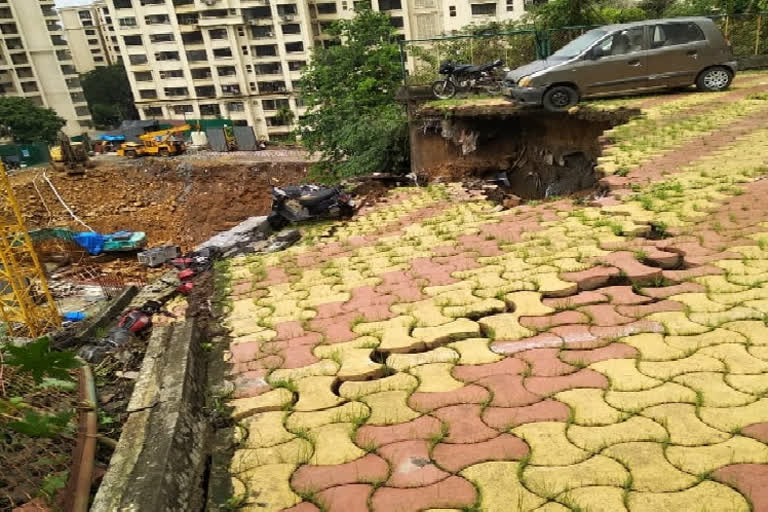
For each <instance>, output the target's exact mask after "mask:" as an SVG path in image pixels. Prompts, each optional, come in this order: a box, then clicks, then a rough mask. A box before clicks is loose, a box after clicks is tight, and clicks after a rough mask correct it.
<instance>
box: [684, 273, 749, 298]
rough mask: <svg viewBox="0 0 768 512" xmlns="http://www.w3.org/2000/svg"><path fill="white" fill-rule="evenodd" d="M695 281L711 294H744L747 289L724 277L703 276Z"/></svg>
mask: <svg viewBox="0 0 768 512" xmlns="http://www.w3.org/2000/svg"><path fill="white" fill-rule="evenodd" d="M693 281H694V282H696V283H699V284H701V285H703V286H705V287H706V288H707V291H708V292H709V293H711V294H714V293H736V292H743V291H744V290H745V289H746V287H744V286H740V285H738V284H733V283H732V282H730V281H728V279H726V278H725V277H724V276H701V277H696V278H694V279H693Z"/></svg>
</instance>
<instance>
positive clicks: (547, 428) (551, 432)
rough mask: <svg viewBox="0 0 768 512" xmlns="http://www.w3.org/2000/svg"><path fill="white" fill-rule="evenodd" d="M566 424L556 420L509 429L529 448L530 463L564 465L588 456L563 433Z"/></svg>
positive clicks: (588, 455)
mask: <svg viewBox="0 0 768 512" xmlns="http://www.w3.org/2000/svg"><path fill="white" fill-rule="evenodd" d="M566 427H567V425H566V424H565V423H562V422H557V421H542V422H536V423H528V424H525V425H521V426H519V427H516V428H514V429H512V430H511V432H512V433H513V434H514V435H516V436H517V437H519V438H521V439H523V440H524V441H525V442H526V443H528V446H530V448H531V453H530V460H529V462H530V463H531V464H534V465H536V466H565V465H568V464H576V463H577V462H581V461H583V460H586V459H587V458H589V457H590V455H591V454H590V453H589V452H587V451H584V450H582V449H581V448H578V447H577V446H574V445H573V444H572V443H571V442H570V441H569V440H568V437H566V435H565V430H566Z"/></svg>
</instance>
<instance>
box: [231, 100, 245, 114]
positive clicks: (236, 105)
mask: <svg viewBox="0 0 768 512" xmlns="http://www.w3.org/2000/svg"><path fill="white" fill-rule="evenodd" d="M227 110H229V111H230V112H245V103H243V102H242V101H233V102H231V103H227Z"/></svg>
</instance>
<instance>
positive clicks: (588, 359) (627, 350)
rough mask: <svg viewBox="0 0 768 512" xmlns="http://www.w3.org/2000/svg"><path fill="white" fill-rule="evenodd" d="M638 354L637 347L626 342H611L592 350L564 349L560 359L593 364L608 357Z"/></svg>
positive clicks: (634, 355)
mask: <svg viewBox="0 0 768 512" xmlns="http://www.w3.org/2000/svg"><path fill="white" fill-rule="evenodd" d="M637 355H638V352H637V349H636V348H635V347H631V346H629V345H625V344H624V343H611V344H610V345H606V346H604V347H600V348H594V349H591V350H563V351H562V352H561V353H560V359H562V360H563V361H568V362H572V363H583V364H592V363H597V362H598V361H605V360H607V359H626V358H632V357H637Z"/></svg>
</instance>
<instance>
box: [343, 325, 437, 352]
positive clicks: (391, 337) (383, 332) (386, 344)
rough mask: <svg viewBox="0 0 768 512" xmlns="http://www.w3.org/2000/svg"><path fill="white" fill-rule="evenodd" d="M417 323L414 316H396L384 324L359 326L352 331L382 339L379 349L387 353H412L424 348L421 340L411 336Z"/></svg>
mask: <svg viewBox="0 0 768 512" xmlns="http://www.w3.org/2000/svg"><path fill="white" fill-rule="evenodd" d="M415 322H416V320H415V319H414V318H413V317H412V316H396V317H395V318H391V319H389V320H385V321H383V322H368V323H362V324H357V325H356V326H355V327H353V328H352V330H353V331H354V332H356V333H359V334H373V335H375V336H378V337H379V338H380V339H381V343H380V344H379V349H380V350H383V351H385V352H395V353H397V352H410V351H413V350H417V349H420V348H423V347H424V343H423V342H422V341H421V340H417V339H416V338H413V337H412V336H411V335H410V332H411V326H413V324H414V323H415Z"/></svg>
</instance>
